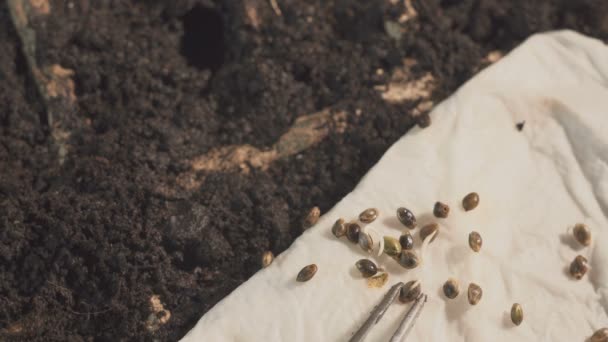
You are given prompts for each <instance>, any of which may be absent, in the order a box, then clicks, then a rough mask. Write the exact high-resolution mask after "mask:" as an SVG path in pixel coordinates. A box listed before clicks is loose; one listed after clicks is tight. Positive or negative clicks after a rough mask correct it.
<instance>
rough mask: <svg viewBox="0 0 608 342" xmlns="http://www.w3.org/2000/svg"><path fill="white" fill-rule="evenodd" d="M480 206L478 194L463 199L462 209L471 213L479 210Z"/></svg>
mask: <svg viewBox="0 0 608 342" xmlns="http://www.w3.org/2000/svg"><path fill="white" fill-rule="evenodd" d="M478 205H479V195H478V194H477V193H476V192H471V193H470V194H468V195H466V196H464V198H463V199H462V207H463V208H464V210H466V211H469V210H473V209H475V208H477V206H478Z"/></svg>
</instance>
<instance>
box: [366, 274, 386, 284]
mask: <svg viewBox="0 0 608 342" xmlns="http://www.w3.org/2000/svg"><path fill="white" fill-rule="evenodd" d="M387 281H388V273H386V272H384V273H380V274H376V275H375V276H373V277H371V278H367V286H368V287H375V288H380V287H382V286H384V284H386V282H387Z"/></svg>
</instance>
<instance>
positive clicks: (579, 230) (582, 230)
mask: <svg viewBox="0 0 608 342" xmlns="http://www.w3.org/2000/svg"><path fill="white" fill-rule="evenodd" d="M572 232H573V234H574V238H575V239H576V241H578V242H579V243H580V244H581V245H583V246H589V245H590V244H591V232H590V231H589V228H587V226H586V225H584V224H582V223H577V224H576V225H575V226H574V230H573V231H572Z"/></svg>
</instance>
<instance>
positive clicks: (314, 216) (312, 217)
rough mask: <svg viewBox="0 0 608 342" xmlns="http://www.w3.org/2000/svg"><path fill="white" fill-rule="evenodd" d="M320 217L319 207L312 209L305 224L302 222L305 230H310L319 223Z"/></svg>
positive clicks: (305, 219)
mask: <svg viewBox="0 0 608 342" xmlns="http://www.w3.org/2000/svg"><path fill="white" fill-rule="evenodd" d="M319 216H321V209H319V207H313V208H312V209H310V211H309V212H308V215H306V217H305V218H304V222H302V226H303V227H304V229H308V228H310V227H312V226H314V225H315V223H317V221H319Z"/></svg>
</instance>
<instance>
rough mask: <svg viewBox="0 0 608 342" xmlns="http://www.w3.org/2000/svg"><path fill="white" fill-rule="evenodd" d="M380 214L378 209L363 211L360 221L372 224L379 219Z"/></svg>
mask: <svg viewBox="0 0 608 342" xmlns="http://www.w3.org/2000/svg"><path fill="white" fill-rule="evenodd" d="M378 215H379V212H378V209H376V208H369V209H365V210H363V212H362V213H361V214H359V221H361V222H363V223H372V222H374V220H375V219H376V218H378Z"/></svg>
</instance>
